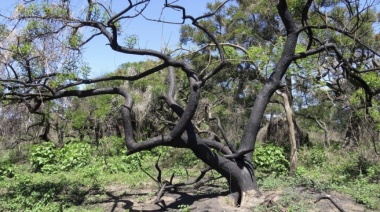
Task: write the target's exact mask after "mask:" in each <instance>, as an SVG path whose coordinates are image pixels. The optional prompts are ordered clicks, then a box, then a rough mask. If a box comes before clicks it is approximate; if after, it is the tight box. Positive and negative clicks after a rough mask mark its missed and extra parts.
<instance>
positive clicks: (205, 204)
mask: <svg viewBox="0 0 380 212" xmlns="http://www.w3.org/2000/svg"><path fill="white" fill-rule="evenodd" d="M157 191H158V189H154V188H152V189H150V188H142V189H136V188H129V187H126V186H115V185H113V186H109V187H106V188H105V195H101V196H98V197H92V198H89V199H88V200H87V201H86V203H87V206H88V207H97V208H101V209H102V210H103V211H115V212H124V211H128V210H129V211H146V212H149V211H180V209H181V207H186V209H190V211H197V212H198V211H200V212H207V211H209V212H211V211H217V212H222V211H231V212H248V211H284V212H285V211H289V210H293V211H294V210H296V211H297V207H299V208H298V209H299V210H303V211H305V210H306V211H321V212H322V211H323V212H329V211H339V210H338V209H337V207H336V206H334V205H333V204H332V202H331V201H330V200H328V199H321V200H320V201H318V202H315V201H316V200H317V199H318V198H319V197H321V196H326V195H328V197H331V198H332V199H333V200H334V201H335V202H336V203H337V204H338V205H339V206H340V207H341V208H343V209H344V210H345V211H350V212H351V211H352V212H359V211H371V210H368V209H366V208H365V207H364V206H363V205H361V204H358V203H355V202H354V201H353V200H352V199H351V198H349V197H347V196H345V195H342V194H339V193H336V192H331V193H320V192H316V191H313V190H311V189H307V188H303V187H298V188H286V189H282V190H276V191H263V192H262V196H261V197H259V198H257V197H256V198H253V197H252V198H251V199H252V201H248V202H247V203H246V205H245V206H244V207H235V206H233V205H232V201H231V200H230V198H229V197H228V194H229V192H228V191H225V190H223V189H222V188H218V187H212V186H207V187H203V188H201V189H199V190H180V191H176V192H166V193H165V195H164V196H163V197H162V200H163V202H164V204H160V205H157V204H154V202H155V200H156V193H157Z"/></svg>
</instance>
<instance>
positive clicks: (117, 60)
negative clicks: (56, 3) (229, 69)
mask: <svg viewBox="0 0 380 212" xmlns="http://www.w3.org/2000/svg"><path fill="white" fill-rule="evenodd" d="M0 1H1V3H0V12H1V13H3V12H4V11H9V12H10V13H11V11H12V10H13V9H14V6H15V5H16V2H18V0H0ZM99 1H100V2H102V1H103V2H109V1H108V0H99ZM134 1H135V0H133V2H134ZM172 1H174V0H169V2H172ZM86 2H87V1H85V0H71V4H73V5H74V6H75V7H77V8H78V10H80V8H81V7H83V5H85V3H86ZM164 2H165V1H164V0H151V2H150V3H149V6H148V7H147V8H146V15H147V16H148V17H149V18H152V19H158V18H159V17H160V16H161V19H163V20H167V21H181V20H182V19H181V17H182V14H181V13H180V12H175V11H173V10H169V9H165V10H164V11H163V12H162V13H161V11H162V8H163V4H164ZM207 2H214V0H178V1H177V2H176V3H175V4H177V5H181V6H184V7H185V8H186V9H187V13H188V14H189V15H192V16H194V17H197V16H199V15H202V14H204V13H205V12H206V4H207ZM113 4H114V6H115V7H114V8H115V11H116V12H119V11H121V10H122V9H124V8H125V6H127V5H128V1H127V0H113ZM122 25H123V26H125V27H126V30H125V33H126V34H128V35H137V36H138V46H137V47H140V48H149V49H154V50H158V51H160V50H161V49H162V48H163V47H165V46H166V45H167V46H168V47H169V48H176V45H177V44H178V42H179V29H180V25H178V24H164V23H158V22H153V21H147V20H145V19H144V18H142V17H138V18H134V19H128V20H126V21H123V22H122ZM121 39H122V38H121ZM145 59H147V58H146V57H141V56H131V55H125V54H121V53H117V52H115V51H113V50H112V49H111V48H110V47H109V46H108V45H107V40H106V39H105V38H104V37H101V36H99V37H98V38H95V39H93V40H92V41H91V42H90V43H88V44H87V45H86V49H85V51H84V60H85V61H86V62H87V63H88V64H89V66H90V67H91V73H90V77H96V76H99V75H103V74H105V73H109V72H112V71H114V70H115V69H116V68H117V67H118V66H119V65H120V64H122V63H126V62H135V61H141V60H145Z"/></svg>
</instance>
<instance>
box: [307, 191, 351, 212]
mask: <svg viewBox="0 0 380 212" xmlns="http://www.w3.org/2000/svg"><path fill="white" fill-rule="evenodd" d="M322 199H328V200H330V202H331V203H332V204H333V205H334V206H335V207H336V208H337V209H338V210H339V211H340V212H346V211H345V210H344V209H343V208H342V207H340V206H339V205H338V204H337V203H336V202H335V201H334V200H333V199H332V198H331V196H330V195H322V196H319V197H318V198H317V200H315V201H314V203H317V202H319V201H320V200H322Z"/></svg>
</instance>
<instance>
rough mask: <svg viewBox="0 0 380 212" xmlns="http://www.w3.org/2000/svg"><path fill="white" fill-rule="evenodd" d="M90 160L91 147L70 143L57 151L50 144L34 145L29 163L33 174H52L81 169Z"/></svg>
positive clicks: (84, 144) (85, 144)
mask: <svg viewBox="0 0 380 212" xmlns="http://www.w3.org/2000/svg"><path fill="white" fill-rule="evenodd" d="M90 158H91V147H90V145H89V144H87V143H80V142H71V143H69V144H66V145H65V146H64V147H63V148H62V149H57V148H56V147H55V145H54V144H53V143H52V142H45V143H42V144H37V145H34V146H33V147H32V149H31V151H30V157H29V162H30V163H31V164H32V169H33V170H34V172H45V173H53V172H56V171H58V170H62V171H67V170H70V169H72V168H74V167H83V166H85V165H87V164H88V162H89V160H90Z"/></svg>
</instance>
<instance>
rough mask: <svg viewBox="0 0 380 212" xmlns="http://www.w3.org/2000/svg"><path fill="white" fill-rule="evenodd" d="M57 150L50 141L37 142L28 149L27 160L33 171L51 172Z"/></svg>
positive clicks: (55, 160)
mask: <svg viewBox="0 0 380 212" xmlns="http://www.w3.org/2000/svg"><path fill="white" fill-rule="evenodd" d="M58 154H59V151H58V150H57V149H56V148H55V145H54V144H53V143H52V142H45V143H42V144H37V145H34V146H33V147H32V149H31V150H30V156H29V162H30V163H31V164H32V169H33V170H34V171H35V172H47V173H51V172H54V171H55V170H56V167H55V166H56V163H57V159H58V157H57V156H58Z"/></svg>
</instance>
